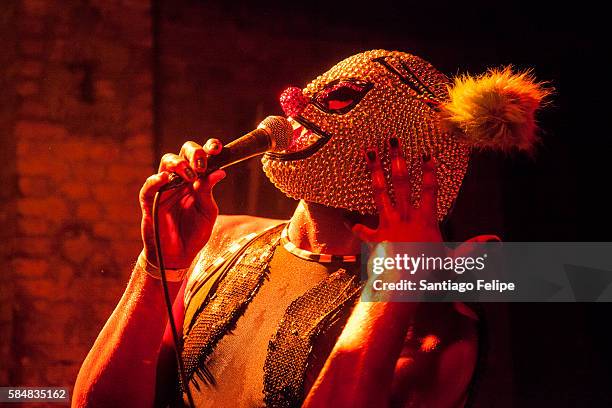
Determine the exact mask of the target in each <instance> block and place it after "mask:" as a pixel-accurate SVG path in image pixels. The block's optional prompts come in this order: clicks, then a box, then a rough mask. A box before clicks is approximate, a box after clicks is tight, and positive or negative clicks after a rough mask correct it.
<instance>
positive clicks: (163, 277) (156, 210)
mask: <svg viewBox="0 0 612 408" xmlns="http://www.w3.org/2000/svg"><path fill="white" fill-rule="evenodd" d="M163 193H164V191H163V190H160V191H159V192H157V193H155V198H154V199H153V236H154V237H155V253H156V254H157V264H158V265H157V266H158V267H159V272H160V274H161V283H162V291H163V294H164V302H165V304H166V311H167V312H168V322H169V323H170V330H171V331H172V339H173V342H174V354H175V357H176V362H177V364H178V371H179V376H180V378H181V381H182V383H183V386H184V388H185V393H186V394H187V400H188V401H189V406H190V407H192V408H195V404H194V403H193V396H192V395H191V390H190V389H189V383H188V382H187V377H186V375H185V366H184V364H183V359H182V358H181V353H180V352H179V337H178V332H177V330H176V323H175V321H174V315H173V313H172V301H171V300H170V292H169V290H168V280H167V278H166V268H165V266H164V257H163V254H162V248H161V241H160V237H159V202H160V199H161V196H162V194H163ZM181 399H182V398H181Z"/></svg>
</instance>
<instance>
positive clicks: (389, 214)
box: [353, 137, 442, 242]
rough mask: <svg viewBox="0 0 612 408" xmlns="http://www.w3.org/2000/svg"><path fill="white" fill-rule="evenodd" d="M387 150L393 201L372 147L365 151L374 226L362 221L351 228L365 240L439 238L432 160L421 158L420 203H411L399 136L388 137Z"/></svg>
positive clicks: (436, 239) (403, 240) (394, 240)
mask: <svg viewBox="0 0 612 408" xmlns="http://www.w3.org/2000/svg"><path fill="white" fill-rule="evenodd" d="M389 151H390V153H391V180H392V182H393V188H394V190H395V205H393V203H392V202H391V197H390V196H389V192H388V188H387V183H386V181H385V175H384V172H383V167H382V164H381V162H380V157H379V155H378V152H377V151H376V150H375V149H369V150H367V151H366V152H365V156H366V162H367V163H368V168H369V170H370V173H371V176H372V187H373V190H374V201H375V202H376V208H377V209H378V214H379V223H378V227H377V228H376V229H372V228H369V227H367V226H365V225H362V224H357V225H355V226H354V227H353V232H354V233H355V234H356V235H357V236H358V237H359V238H360V239H361V240H363V241H366V242H383V241H390V242H441V241H442V235H441V234H440V229H439V227H438V221H437V218H436V177H435V174H434V172H435V168H436V164H435V160H432V159H430V158H429V157H426V158H424V159H423V187H422V193H421V202H420V206H418V208H417V207H415V206H413V205H412V204H411V200H410V196H411V185H410V178H409V173H408V168H407V166H406V160H405V159H404V157H403V155H402V153H401V149H400V144H399V140H398V139H397V138H396V137H391V138H390V139H389Z"/></svg>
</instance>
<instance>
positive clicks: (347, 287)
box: [73, 50, 548, 407]
mask: <svg viewBox="0 0 612 408" xmlns="http://www.w3.org/2000/svg"><path fill="white" fill-rule="evenodd" d="M547 92H548V91H547V90H546V88H545V87H543V86H542V84H539V83H536V82H535V81H534V80H533V78H532V76H531V75H530V74H529V73H514V72H512V70H511V69H509V68H507V69H503V70H491V71H489V72H488V73H487V74H484V75H481V76H478V77H470V76H463V77H459V78H457V79H455V81H454V82H453V83H451V81H449V79H448V78H447V77H445V76H444V75H443V74H441V73H440V72H438V71H437V70H436V69H434V68H433V67H432V66H431V65H430V64H429V63H427V62H426V61H424V60H422V59H420V58H418V57H416V56H414V55H411V54H407V53H402V52H397V51H391V52H390V51H385V50H373V51H367V52H363V53H360V54H357V55H354V56H352V57H350V58H347V59H345V60H343V61H341V62H340V63H339V64H337V65H336V66H334V67H333V68H331V69H330V70H329V71H327V72H326V73H325V74H323V75H321V76H319V77H318V78H317V79H315V80H314V81H312V82H311V83H310V84H308V86H307V87H306V88H305V89H304V90H300V89H298V88H289V89H287V90H286V91H285V92H284V93H283V94H282V96H281V105H282V108H283V110H284V111H285V113H286V114H287V116H288V119H289V121H290V122H291V123H292V125H293V128H294V138H293V141H292V143H291V144H290V146H289V147H288V148H287V149H286V150H284V151H282V152H273V153H267V154H266V155H265V156H264V158H263V159H262V162H263V169H264V171H265V173H266V174H267V176H268V177H269V178H270V180H271V181H272V182H273V183H274V184H275V185H276V186H277V187H278V188H279V189H280V190H281V191H283V192H284V193H285V194H287V195H288V196H289V197H293V198H295V199H298V200H300V201H299V204H298V206H297V208H296V210H295V213H294V214H293V216H292V217H291V219H290V220H289V221H282V220H272V219H263V218H257V217H249V216H217V214H218V209H217V206H216V204H215V201H214V199H213V196H212V193H211V191H212V188H213V187H214V185H215V184H217V183H218V182H219V181H220V180H221V179H222V178H223V177H224V176H225V174H224V172H223V171H222V170H218V171H215V172H213V173H210V174H209V175H207V176H203V177H198V174H202V173H204V172H205V170H206V159H207V157H209V156H210V155H215V154H218V153H219V152H220V151H221V149H222V147H221V143H220V142H219V141H218V140H216V139H210V140H208V142H207V143H206V144H205V145H204V146H200V145H199V144H197V143H195V142H187V143H185V144H184V145H183V147H182V149H181V151H180V153H179V154H177V155H175V154H166V155H164V156H163V158H162V160H161V163H160V166H159V172H158V173H157V174H155V175H153V176H151V177H149V178H148V179H147V181H146V182H145V184H144V186H143V187H142V190H141V193H140V202H141V207H142V214H143V217H142V236H143V243H144V249H143V252H142V253H141V255H140V257H139V260H138V263H137V264H136V266H135V268H134V271H133V273H132V276H131V279H130V282H129V284H128V287H127V289H126V291H125V294H124V296H123V297H122V299H121V300H120V302H119V304H118V305H117V308H116V309H115V311H114V312H113V314H112V316H111V317H110V318H109V320H108V322H107V323H106V325H105V326H104V328H103V329H102V331H101V333H100V335H99V337H98V339H97V340H96V342H95V344H94V346H93V348H92V350H91V352H90V353H89V355H88V356H87V358H86V360H85V362H84V363H83V366H82V368H81V371H80V373H79V376H78V379H77V383H76V385H75V390H74V396H73V406H131V407H134V406H152V405H156V406H167V405H171V406H174V405H180V403H181V402H182V401H187V397H186V393H185V391H186V390H187V389H188V390H189V391H190V394H191V395H192V396H193V399H194V401H195V405H196V406H198V407H200V406H201V407H208V406H211V407H212V406H214V407H256V406H269V407H297V406H307V407H327V406H331V405H332V404H333V405H334V406H340V407H359V406H362V407H373V406H394V407H395V406H397V407H417V406H422V407H461V406H466V405H469V403H470V401H471V399H472V398H473V396H474V390H475V389H476V387H475V386H474V384H475V377H476V376H475V373H476V372H477V366H478V364H477V363H478V361H479V352H480V351H481V349H482V344H481V340H480V337H479V325H480V322H479V313H478V310H477V308H474V307H471V306H468V305H466V304H463V303H452V304H445V303H423V304H416V303H391V302H373V303H365V302H359V295H360V291H361V289H362V287H363V282H361V281H360V277H359V273H358V268H359V265H360V263H359V262H360V261H359V251H360V245H361V242H362V241H367V242H382V241H396V242H410V241H414V242H440V241H441V240H442V238H441V235H440V231H439V228H438V221H440V220H442V219H443V218H444V217H445V216H446V215H447V213H448V211H449V209H450V208H451V206H452V203H453V201H454V200H455V198H456V195H457V193H458V190H459V188H460V185H461V182H462V179H463V176H464V174H465V171H466V168H467V165H468V160H469V154H470V151H471V150H472V149H474V148H480V149H493V148H496V149H501V150H503V151H508V150H511V149H514V148H516V149H518V150H523V151H530V150H531V149H532V147H533V145H534V143H535V142H536V141H537V137H536V125H535V121H534V114H535V111H536V110H537V109H538V107H539V106H540V105H541V102H542V101H543V99H544V98H545V97H546V95H547ZM171 172H174V173H177V174H179V175H180V176H181V177H182V178H183V179H184V180H186V181H187V182H188V183H187V185H186V186H185V187H183V188H181V189H178V190H173V192H170V193H165V194H164V195H163V199H162V200H163V201H162V202H161V208H160V218H159V220H160V221H159V222H160V236H161V238H162V251H163V254H164V259H165V265H166V267H167V268H168V274H169V276H170V278H171V279H170V280H172V282H171V283H170V285H171V295H172V297H173V298H175V299H176V300H175V302H174V316H175V319H176V320H177V321H178V322H179V326H180V328H181V329H182V333H181V334H182V347H181V350H180V355H181V358H182V361H183V362H184V371H185V375H186V377H187V383H183V382H181V381H180V380H179V379H178V376H177V368H176V365H175V364H174V354H173V353H174V352H173V349H172V338H171V335H170V332H169V330H168V329H167V328H166V322H167V319H166V316H165V311H164V304H163V299H162V297H161V295H160V293H161V289H160V281H159V271H158V269H157V267H156V265H157V258H156V254H155V249H154V248H155V247H154V242H153V227H152V225H153V224H152V214H151V209H152V203H153V197H154V195H155V193H156V192H157V191H158V190H159V189H160V188H161V187H162V186H164V185H165V184H166V183H167V182H168V180H169V174H170V173H171ZM491 239H496V238H495V237H492V236H480V237H476V238H474V240H476V241H483V240H484V241H486V240H491ZM183 278H185V279H183ZM164 331H165V334H164Z"/></svg>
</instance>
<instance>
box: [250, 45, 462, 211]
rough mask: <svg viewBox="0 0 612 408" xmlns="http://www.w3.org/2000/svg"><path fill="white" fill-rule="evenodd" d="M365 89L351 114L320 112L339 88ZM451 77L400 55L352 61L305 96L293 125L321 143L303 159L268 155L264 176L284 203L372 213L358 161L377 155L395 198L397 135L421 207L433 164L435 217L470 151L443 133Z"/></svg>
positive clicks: (448, 200) (453, 191)
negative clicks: (392, 139) (428, 163)
mask: <svg viewBox="0 0 612 408" xmlns="http://www.w3.org/2000/svg"><path fill="white" fill-rule="evenodd" d="M343 81H344V82H346V83H350V82H353V83H355V82H358V83H359V84H364V83H365V84H366V85H367V86H366V89H367V91H366V93H365V94H364V95H363V98H362V99H360V100H359V101H358V103H356V104H355V105H354V106H352V108H350V109H349V110H348V111H346V110H347V109H344V110H337V111H333V110H326V109H323V108H322V107H321V103H319V102H320V98H321V95H322V94H325V93H326V92H328V91H329V89H330V87H332V86H335V87H338V86H341V85H342V83H343ZM448 84H449V80H448V78H447V77H446V76H445V75H443V74H442V73H440V72H438V71H437V70H436V69H435V68H433V67H432V66H431V65H430V64H429V63H428V62H426V61H424V60H422V59H421V58H419V57H416V56H413V55H411V54H407V53H403V52H398V51H385V50H373V51H367V52H363V53H360V54H357V55H354V56H352V57H349V58H347V59H345V60H343V61H341V62H340V63H338V64H337V65H335V66H334V67H333V68H331V69H330V70H329V71H327V72H326V73H325V74H323V75H321V76H319V77H318V78H316V79H315V80H314V81H312V82H311V83H310V84H308V86H307V87H306V88H305V89H304V90H303V94H304V95H305V97H306V98H307V101H308V103H307V104H306V105H305V108H304V109H303V110H301V111H300V112H299V114H298V115H296V116H295V117H294V118H293V119H295V121H297V122H299V123H300V124H302V125H303V126H304V127H306V128H308V129H309V130H311V131H313V132H315V133H316V134H317V135H318V136H320V137H321V138H320V139H319V140H318V141H317V142H316V143H315V144H314V145H313V146H310V147H308V148H306V149H305V150H304V151H302V152H297V153H296V152H292V153H268V154H266V155H265V156H264V157H263V159H262V162H263V169H264V171H265V173H266V175H267V176H268V177H269V178H270V180H271V181H272V182H273V183H274V184H275V185H276V187H278V188H279V189H280V190H281V191H283V192H284V193H285V194H286V195H288V196H289V197H292V198H295V199H304V200H306V201H311V202H315V203H319V204H323V205H327V206H331V207H336V208H344V209H348V210H352V211H359V212H360V213H362V214H375V213H376V207H375V204H374V198H373V192H372V187H371V178H370V175H369V172H368V170H367V167H366V162H365V159H364V157H363V151H364V149H366V148H376V149H378V152H379V154H380V157H381V160H382V163H383V166H384V168H385V177H386V180H387V183H388V186H389V191H390V193H391V196H392V198H393V186H392V185H391V174H390V156H389V151H388V147H387V140H388V138H389V136H390V135H396V136H397V137H398V139H399V140H400V143H401V145H402V151H403V154H404V156H405V157H406V159H407V161H408V163H409V170H410V178H411V181H412V186H413V194H412V201H413V203H414V204H415V205H417V206H418V203H419V200H420V192H421V186H422V176H423V173H422V157H423V156H424V155H428V154H430V155H431V156H432V157H434V158H435V159H436V160H437V163H438V167H437V170H436V179H437V182H438V202H437V208H438V211H437V213H438V218H439V219H442V218H443V217H444V216H445V215H446V213H447V212H448V210H449V208H450V207H451V205H452V203H453V201H454V200H455V198H456V196H457V193H458V192H459V188H460V186H461V182H462V180H463V176H464V174H465V171H466V169H467V165H468V160H469V148H468V147H467V146H466V145H465V144H464V143H462V142H461V141H459V140H457V139H456V138H455V137H453V136H452V135H450V134H449V133H446V132H445V131H444V130H442V129H441V126H440V117H439V111H438V105H439V104H440V103H441V102H443V101H445V100H447V98H448V90H447V85H448Z"/></svg>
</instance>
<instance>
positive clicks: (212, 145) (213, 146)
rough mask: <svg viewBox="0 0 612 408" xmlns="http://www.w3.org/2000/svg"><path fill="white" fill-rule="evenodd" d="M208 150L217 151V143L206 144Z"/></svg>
mask: <svg viewBox="0 0 612 408" xmlns="http://www.w3.org/2000/svg"><path fill="white" fill-rule="evenodd" d="M208 148H209V149H210V150H215V151H216V150H218V149H219V143H217V142H208Z"/></svg>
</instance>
